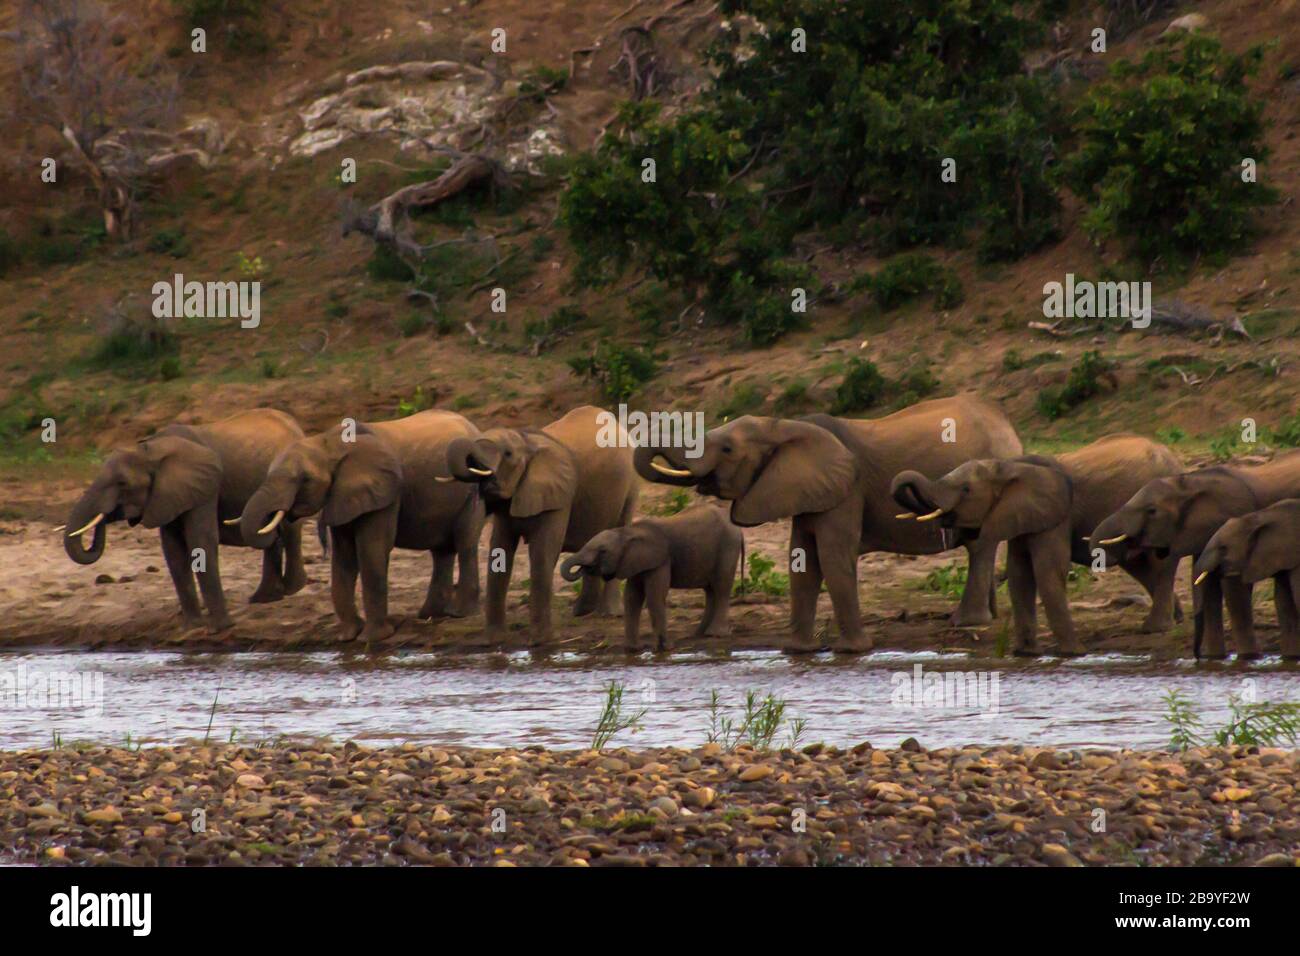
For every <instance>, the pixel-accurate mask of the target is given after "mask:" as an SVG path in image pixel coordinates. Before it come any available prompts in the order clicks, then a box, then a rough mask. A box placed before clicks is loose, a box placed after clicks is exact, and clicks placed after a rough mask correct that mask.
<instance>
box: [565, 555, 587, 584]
mask: <svg viewBox="0 0 1300 956" xmlns="http://www.w3.org/2000/svg"><path fill="white" fill-rule="evenodd" d="M586 571H587V566H586V565H585V564H583V563H582V555H581V554H571V555H569V556H568V557H567V558H565V559H564V561H563V562H562V563H561V564H560V577H562V578H564V580H566V581H569V582H573V581H577V580H579V579H580V578H581V577H582V576H583V574H584V573H586Z"/></svg>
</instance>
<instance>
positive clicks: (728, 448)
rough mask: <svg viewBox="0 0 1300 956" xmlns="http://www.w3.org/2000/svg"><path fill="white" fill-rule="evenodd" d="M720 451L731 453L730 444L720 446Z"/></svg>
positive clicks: (725, 453) (726, 453)
mask: <svg viewBox="0 0 1300 956" xmlns="http://www.w3.org/2000/svg"><path fill="white" fill-rule="evenodd" d="M722 453H723V454H724V455H730V454H731V446H730V445H723V446H722Z"/></svg>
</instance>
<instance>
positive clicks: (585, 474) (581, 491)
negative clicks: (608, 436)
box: [542, 405, 640, 550]
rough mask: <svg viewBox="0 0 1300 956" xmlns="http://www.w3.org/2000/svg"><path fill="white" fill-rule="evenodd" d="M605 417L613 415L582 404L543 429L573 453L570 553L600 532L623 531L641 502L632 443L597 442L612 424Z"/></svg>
mask: <svg viewBox="0 0 1300 956" xmlns="http://www.w3.org/2000/svg"><path fill="white" fill-rule="evenodd" d="M604 415H614V413H613V412H605V411H604V410H603V409H600V408H597V407H595V406H594V405H583V406H580V407H578V408H575V409H573V411H571V412H569V413H568V414H567V415H565V416H564V417H563V418H560V419H558V420H557V421H554V422H552V423H551V424H549V425H547V426H546V427H545V428H543V429H542V431H543V432H545V433H546V434H547V435H550V436H551V437H552V438H554V439H555V440H556V441H558V442H559V443H560V444H562V445H563V446H564V447H565V448H567V449H568V450H569V453H570V454H571V455H572V456H573V462H574V466H575V468H576V470H577V473H578V483H577V488H576V489H575V491H574V495H573V506H572V507H571V508H570V511H569V527H568V529H567V531H566V533H565V543H564V547H565V550H573V549H574V548H580V547H582V545H583V544H585V543H586V542H587V541H588V540H590V539H591V538H592V537H593V536H595V535H596V534H599V533H600V532H601V531H604V530H605V529H607V528H615V527H618V526H619V525H620V524H621V523H622V518H623V516H624V515H625V514H630V513H631V507H632V505H634V503H635V501H636V495H637V492H638V490H639V486H640V478H639V477H638V476H637V473H636V468H635V466H634V465H633V462H632V447H631V443H630V442H628V441H626V440H623V441H620V442H614V443H610V442H602V441H598V438H599V437H600V435H601V432H602V426H603V425H604V424H605V422H606V421H608V420H607V419H606V418H604ZM605 430H606V431H607V429H605ZM623 437H624V438H626V436H623Z"/></svg>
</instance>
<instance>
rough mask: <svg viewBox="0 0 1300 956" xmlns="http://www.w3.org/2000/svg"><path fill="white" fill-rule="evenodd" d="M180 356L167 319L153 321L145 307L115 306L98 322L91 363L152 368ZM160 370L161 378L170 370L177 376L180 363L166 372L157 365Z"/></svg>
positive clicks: (107, 365)
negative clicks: (163, 361)
mask: <svg viewBox="0 0 1300 956" xmlns="http://www.w3.org/2000/svg"><path fill="white" fill-rule="evenodd" d="M179 354H180V339H179V338H177V336H176V333H175V332H174V331H173V330H172V325H171V321H170V320H169V319H160V318H156V317H155V316H154V315H153V313H152V311H150V310H148V309H147V308H135V309H132V308H127V307H118V308H115V309H113V310H112V311H110V312H109V313H108V314H107V315H106V316H105V317H104V320H103V321H102V322H101V324H100V339H99V344H98V345H97V346H96V347H95V350H94V351H93V353H92V354H91V357H90V363H91V365H92V366H93V367H98V368H113V367H116V366H121V365H141V364H146V363H147V364H150V365H151V364H153V363H154V362H161V360H163V359H165V358H168V357H172V358H176V357H178V356H179ZM159 370H160V374H161V375H162V376H163V377H164V378H166V377H167V372H168V371H171V370H174V371H175V372H176V374H177V375H179V374H180V364H179V362H177V363H176V364H175V365H174V366H173V365H168V366H167V367H166V369H164V368H163V367H162V366H161V365H160V368H159ZM172 377H173V378H174V377H175V375H173V376H172Z"/></svg>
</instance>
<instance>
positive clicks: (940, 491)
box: [890, 471, 957, 515]
mask: <svg viewBox="0 0 1300 956" xmlns="http://www.w3.org/2000/svg"><path fill="white" fill-rule="evenodd" d="M890 493H891V494H892V495H893V497H894V500H895V501H896V502H898V504H900V505H902V506H903V507H904V508H905V509H907V510H908V511H910V512H912V513H913V514H918V515H927V514H932V513H933V512H934V511H936V510H938V511H949V510H951V509H952V508H954V507H956V505H957V495H956V494H955V493H954V492H953V490H952V489H950V488H947V487H945V486H944V485H942V484H940V483H938V482H934V481H931V480H930V479H929V478H927V477H925V475H923V474H921V473H920V472H919V471H904V472H900V473H899V474H898V476H897V477H895V478H894V483H893V487H892V488H891V489H890Z"/></svg>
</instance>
